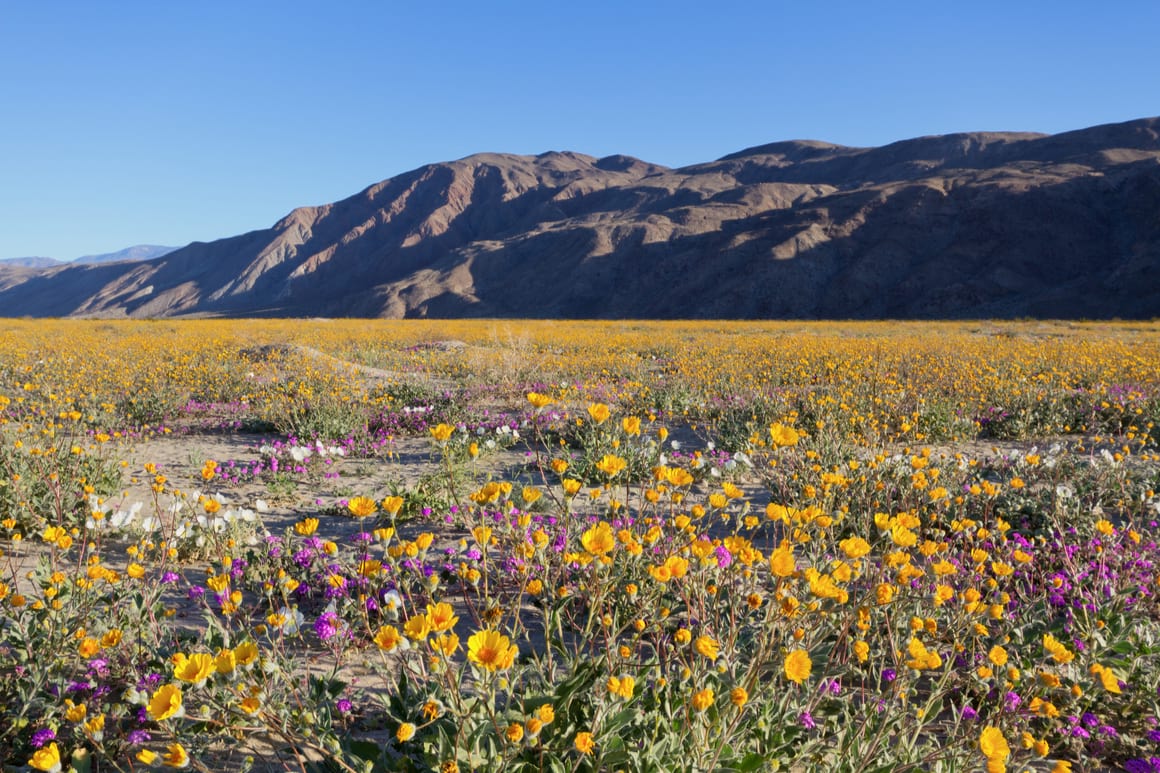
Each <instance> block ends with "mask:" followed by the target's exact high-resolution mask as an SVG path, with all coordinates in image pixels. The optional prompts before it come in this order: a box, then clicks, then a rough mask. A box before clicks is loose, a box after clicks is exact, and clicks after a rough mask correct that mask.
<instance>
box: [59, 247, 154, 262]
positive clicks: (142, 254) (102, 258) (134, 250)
mask: <svg viewBox="0 0 1160 773" xmlns="http://www.w3.org/2000/svg"><path fill="white" fill-rule="evenodd" d="M176 249H177V247H162V246H160V245H158V244H137V245H134V246H132V247H126V248H125V249H123V250H117V251H116V252H106V253H103V254H101V255H82V256H81V257H79V258H77V259H76V260H75V261H73V262H74V263H118V262H122V261H127V260H151V259H152V258H160V257H161V256H162V255H168V254H169V253H171V252H173V251H174V250H176Z"/></svg>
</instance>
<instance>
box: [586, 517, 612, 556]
mask: <svg viewBox="0 0 1160 773" xmlns="http://www.w3.org/2000/svg"><path fill="white" fill-rule="evenodd" d="M580 544H581V545H583V546H584V549H585V550H587V551H588V552H589V553H591V554H593V555H596V556H600V555H604V554H605V553H609V552H611V551H612V549H613V548H615V547H616V536H615V535H614V534H613V532H612V526H611V525H609V524H608V523H606V522H605V521H601V522H600V523H598V524H596V525H595V526H593V527H591V528H590V529H588V530H587V531H585V532H584V533H583V534H581V535H580Z"/></svg>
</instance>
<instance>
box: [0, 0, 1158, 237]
mask: <svg viewBox="0 0 1160 773" xmlns="http://www.w3.org/2000/svg"><path fill="white" fill-rule="evenodd" d="M1097 9H1098V10H1097ZM1157 40H1160V3H1157V2H1155V0H1146V1H1145V0H1140V1H1138V2H1110V3H1105V4H1103V5H1097V4H1094V3H1092V2H1090V0H1086V1H1085V2H1069V1H1067V0H1056V1H1055V2H1038V1H1033V0H1026V1H1024V2H1014V1H1013V0H1006V1H1004V2H991V1H984V2H974V3H970V4H968V3H965V2H939V0H925V2H901V1H900V2H891V1H890V0H879V1H878V2H866V1H865V0H861V1H859V2H797V3H789V2H779V1H778V0H766V1H765V2H730V1H729V0H719V1H718V2H704V1H703V0H702V1H700V2H684V1H683V0H667V2H663V3H662V2H651V1H647V0H641V1H639V2H631V1H629V2H625V1H624V0H621V2H601V1H599V0H591V1H589V2H584V3H555V2H549V1H546V0H538V1H537V2H502V0H494V1H493V2H489V3H478V2H445V3H441V4H430V3H420V2H416V1H413V0H412V1H409V2H391V1H390V0H378V1H377V2H376V1H372V0H347V1H345V2H343V1H341V0H338V1H336V2H334V3H329V4H322V3H317V2H310V3H307V2H297V1H296V0H280V1H279V2H265V1H264V0H229V2H219V1H218V0H200V1H199V2H196V3H195V2H179V1H178V0H163V1H161V2H159V1H158V0H150V1H149V2H135V1H134V0H118V1H117V2H103V3H98V2H92V0H84V2H63V1H62V2H54V1H53V0H34V1H33V0H27V1H26V0H8V1H7V2H5V3H4V4H3V6H2V7H0V105H2V106H3V109H2V111H0V257H18V256H32V255H43V256H50V257H56V258H61V259H69V258H73V257H77V256H79V255H82V254H90V253H99V252H110V251H113V250H116V249H120V248H122V247H127V246H129V245H132V244H139V243H152V244H172V245H180V244H185V243H188V242H190V241H194V240H198V241H209V240H212V239H216V238H221V237H225V236H231V235H234V234H238V233H242V232H245V231H249V230H254V229H258V228H265V227H268V226H270V225H271V224H273V223H274V222H275V221H276V220H277V219H278V218H280V217H281V216H283V215H284V214H286V213H287V212H288V211H290V210H291V209H293V208H294V207H296V206H300V205H306V204H321V203H324V202H328V201H334V200H337V199H340V198H344V197H346V196H348V195H351V194H353V193H356V192H357V191H359V190H361V189H362V188H363V187H365V186H367V185H369V184H371V183H373V182H376V181H378V180H381V179H384V178H387V177H390V176H392V175H395V174H398V173H400V172H404V171H407V170H409V169H413V168H415V167H417V166H421V165H423V164H425V163H429V162H436V161H444V160H450V159H455V158H461V157H463V156H466V155H469V154H471V153H475V152H480V151H499V152H511V153H529V154H530V153H541V152H544V151H547V150H575V151H579V152H583V153H589V154H592V155H595V156H602V155H608V154H611V153H626V154H629V155H634V156H638V157H640V158H643V159H646V160H648V161H652V162H655V163H660V164H666V165H670V166H679V165H683V164H690V163H695V162H699V161H706V160H710V159H713V158H717V157H719V156H722V155H725V154H727V153H730V152H733V151H736V150H740V149H742V148H745V147H749V146H752V145H759V144H763V143H767V142H773V141H777V140H785V139H807V138H808V139H821V140H827V141H830V142H838V143H843V144H848V145H881V144H885V143H888V142H893V141H895V140H900V139H905V138H908V137H914V136H920V135H925V134H943V133H948V132H955V131H971V130H1019V131H1041V132H1048V133H1054V132H1059V131H1067V130H1069V129H1077V128H1082V127H1085V126H1091V125H1094V124H1100V123H1110V122H1115V121H1125V120H1131V119H1133V118H1141V117H1145V116H1151V115H1156V114H1160V67H1158V66H1157V64H1156V50H1157V48H1156V46H1157Z"/></svg>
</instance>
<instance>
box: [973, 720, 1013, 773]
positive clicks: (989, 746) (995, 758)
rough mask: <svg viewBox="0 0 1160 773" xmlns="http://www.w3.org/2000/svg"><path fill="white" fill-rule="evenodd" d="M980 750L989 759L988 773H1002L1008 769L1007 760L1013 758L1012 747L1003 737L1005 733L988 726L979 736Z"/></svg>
mask: <svg viewBox="0 0 1160 773" xmlns="http://www.w3.org/2000/svg"><path fill="white" fill-rule="evenodd" d="M979 750H980V751H981V752H983V756H984V757H986V758H987V771H988V773H996V772H1001V771H1004V770H1006V769H1007V765H1006V763H1007V758H1008V757H1010V756H1011V747H1010V746H1008V745H1007V739H1006V738H1004V737H1003V731H1002V730H1000V729H999V728H997V727H994V726H991V725H988V726H987V727H985V728H983V731H982V732H981V733H980V734H979Z"/></svg>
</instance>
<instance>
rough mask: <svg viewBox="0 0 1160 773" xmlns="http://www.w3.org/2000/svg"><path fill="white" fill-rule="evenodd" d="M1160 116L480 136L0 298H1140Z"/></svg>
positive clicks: (566, 306)
mask: <svg viewBox="0 0 1160 773" xmlns="http://www.w3.org/2000/svg"><path fill="white" fill-rule="evenodd" d="M1158 263H1160V119H1156V118H1152V119H1143V120H1139V121H1132V122H1129V123H1124V124H1114V125H1108V126H1098V127H1093V128H1090V129H1084V130H1080V131H1075V132H1067V133H1064V134H1057V135H1050V136H1048V135H1037V134H1027V133H998V132H988V133H971V134H956V135H947V136H942V137H922V138H918V139H914V140H906V141H903V142H898V143H893V144H891V145H887V146H884V147H880V148H850V147H843V146H838V145H830V144H826V143H821V142H808V141H796V142H779V143H774V144H771V145H763V146H759V147H755V148H750V149H748V150H744V151H741V152H738V153H734V154H730V155H728V156H725V157H723V158H721V159H719V160H717V161H713V162H708V163H704V164H698V165H694V166H690V167H685V168H682V169H668V168H665V167H661V166H657V165H654V164H649V163H646V162H643V161H640V160H637V159H633V158H630V157H627V156H612V157H608V158H603V159H596V158H593V157H590V156H584V155H580V154H576V153H545V154H542V155H540V156H535V157H530V156H512V155H504V154H480V155H475V156H470V157H468V158H465V159H461V160H459V161H454V162H450V163H444V164H432V165H428V166H424V167H421V168H419V169H416V170H414V171H412V172H408V173H406V174H403V175H399V176H397V177H394V178H391V179H389V180H385V181H383V182H380V183H378V184H376V185H373V186H371V187H369V188H367V189H366V190H364V191H362V192H360V193H358V194H356V195H355V196H352V197H350V198H348V199H345V200H343V201H339V202H335V203H332V204H326V205H322V206H318V207H303V208H300V209H297V210H294V211H293V212H291V213H290V214H288V215H287V216H286V217H285V218H283V219H282V220H280V221H279V222H278V223H276V224H274V226H272V227H271V228H269V229H266V230H261V231H253V232H251V233H248V234H243V235H240V236H236V237H232V238H228V239H222V240H218V241H215V242H211V243H194V244H191V245H189V246H187V247H184V248H182V249H179V250H177V251H175V252H172V253H170V254H168V255H165V256H164V257H161V258H157V259H154V260H148V261H143V262H137V263H131V264H112V265H89V266H75V265H68V266H57V267H51V268H47V269H28V268H23V269H16V268H6V267H0V309H2V310H4V311H3V313H7V314H12V315H26V314H31V315H42V316H43V315H53V316H56V315H61V316H63V315H70V314H75V315H94V316H123V315H130V316H172V315H188V314H221V315H233V316H244V315H270V316H283V315H285V316H305V315H310V316H365V317H404V316H435V317H463V316H503V317H605V318H618V317H662V318H671V317H704V318H714V317H720V318H736V317H752V318H765V317H803V318H808V317H838V318H848V317H860V318H867V317H989V316H1048V317H1064V318H1066V317H1072V318H1075V317H1093V318H1095V317H1112V316H1119V317H1151V316H1156V315H1160V271H1156V268H1157V267H1158Z"/></svg>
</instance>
